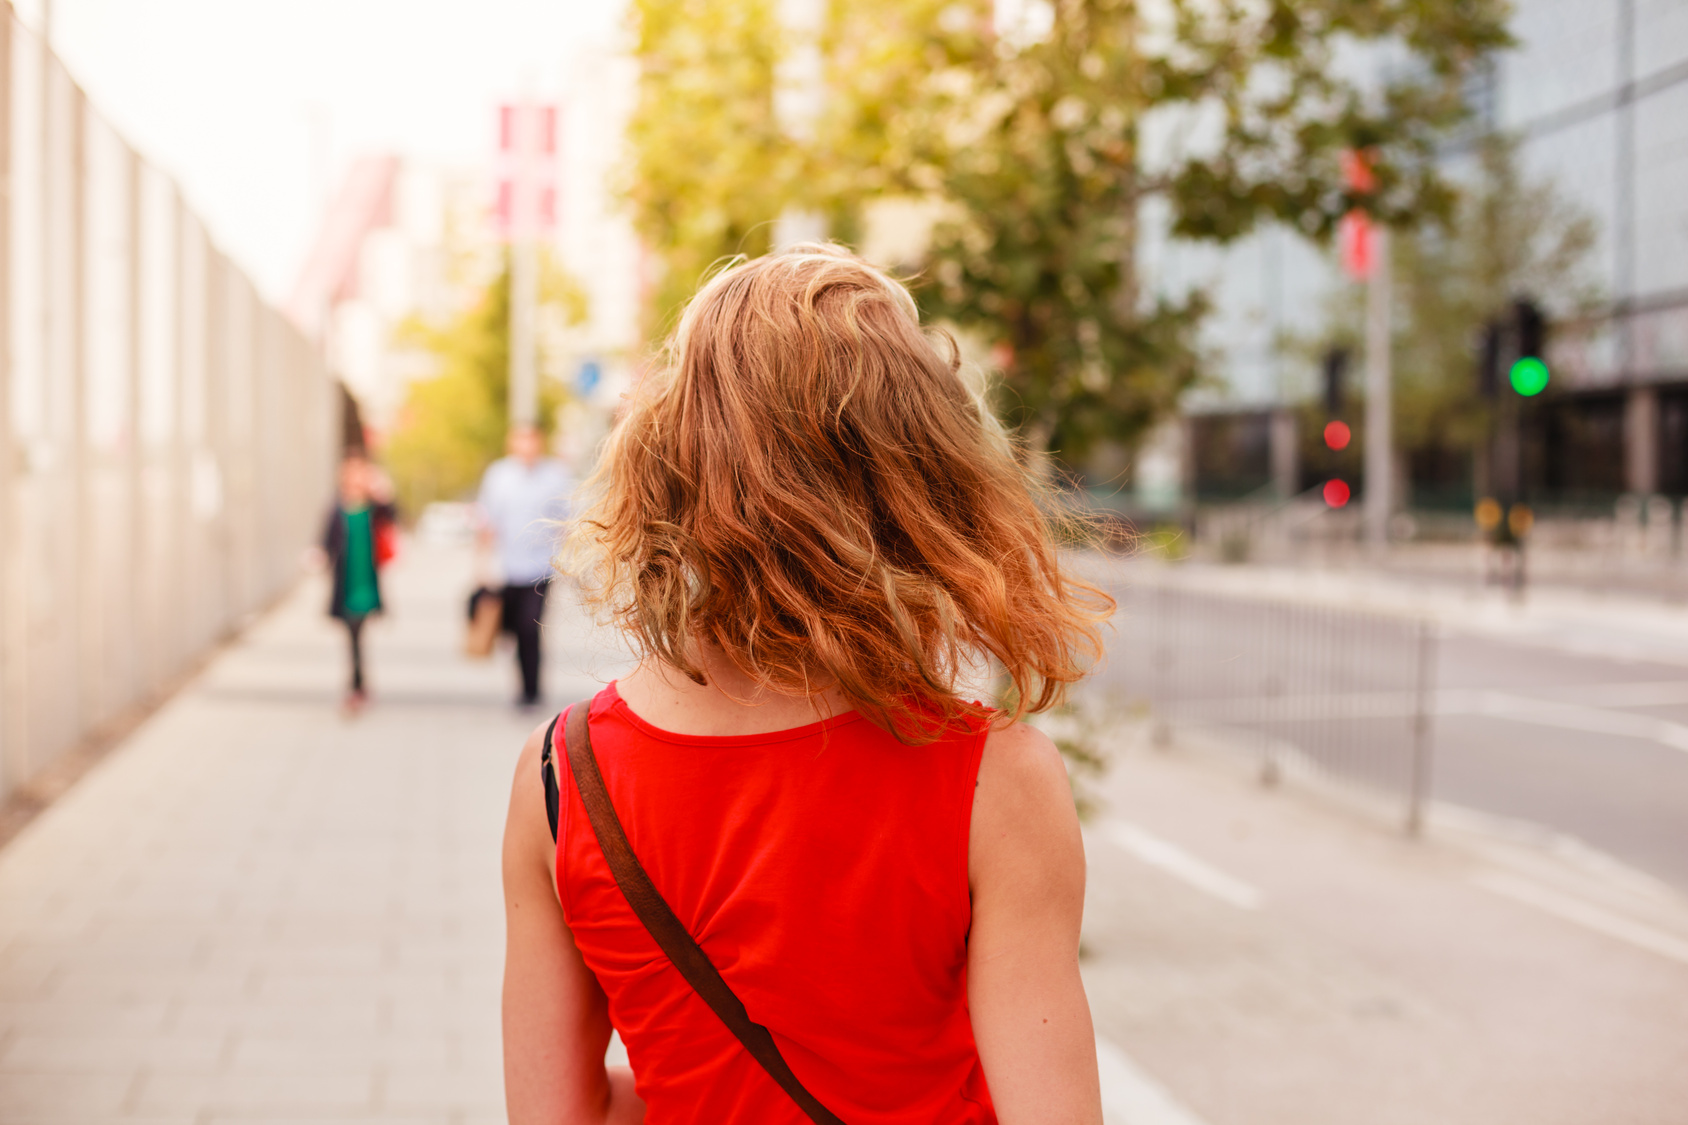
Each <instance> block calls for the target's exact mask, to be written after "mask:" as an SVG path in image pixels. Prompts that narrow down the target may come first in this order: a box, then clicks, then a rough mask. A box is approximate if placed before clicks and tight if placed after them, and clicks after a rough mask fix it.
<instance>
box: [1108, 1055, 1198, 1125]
mask: <svg viewBox="0 0 1688 1125" xmlns="http://www.w3.org/2000/svg"><path fill="white" fill-rule="evenodd" d="M1096 1070H1097V1074H1098V1076H1099V1077H1100V1078H1101V1079H1102V1121H1103V1125H1206V1122H1204V1121H1203V1120H1202V1119H1201V1118H1199V1117H1197V1116H1196V1115H1195V1114H1194V1113H1191V1112H1190V1111H1189V1110H1187V1109H1185V1108H1184V1107H1183V1106H1182V1105H1180V1104H1179V1103H1178V1100H1177V1099H1176V1098H1174V1097H1173V1096H1172V1095H1171V1094H1169V1093H1167V1091H1166V1087H1164V1086H1162V1085H1161V1084H1160V1083H1159V1082H1156V1081H1155V1080H1154V1079H1153V1078H1150V1077H1149V1076H1148V1075H1147V1074H1145V1073H1143V1070H1142V1068H1140V1067H1139V1066H1138V1065H1137V1064H1136V1063H1134V1062H1132V1061H1131V1057H1130V1056H1129V1055H1127V1054H1126V1053H1125V1052H1124V1051H1122V1050H1120V1049H1119V1048H1118V1047H1116V1046H1114V1045H1113V1044H1112V1043H1110V1042H1108V1041H1107V1040H1106V1039H1103V1038H1102V1037H1101V1036H1097V1037H1096Z"/></svg>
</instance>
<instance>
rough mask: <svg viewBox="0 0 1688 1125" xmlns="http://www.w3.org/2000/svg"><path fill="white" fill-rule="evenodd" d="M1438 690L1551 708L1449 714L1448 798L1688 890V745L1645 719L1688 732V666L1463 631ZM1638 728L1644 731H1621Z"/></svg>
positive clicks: (1444, 717) (1445, 659) (1440, 729)
mask: <svg viewBox="0 0 1688 1125" xmlns="http://www.w3.org/2000/svg"><path fill="white" fill-rule="evenodd" d="M1437 684H1438V687H1439V688H1440V689H1441V692H1442V693H1443V698H1444V699H1447V698H1449V697H1450V696H1452V695H1453V694H1454V693H1469V692H1473V691H1482V692H1496V693H1504V694H1505V695H1506V696H1510V697H1521V698H1522V699H1527V700H1539V701H1541V703H1542V704H1543V706H1542V707H1541V709H1540V710H1539V711H1537V712H1535V713H1534V714H1527V713H1520V714H1517V715H1516V716H1506V715H1494V714H1461V713H1458V711H1457V710H1454V709H1451V708H1448V707H1444V708H1443V709H1442V713H1441V714H1439V715H1437V717H1436V720H1435V730H1434V746H1435V765H1434V771H1433V777H1434V785H1433V791H1434V793H1435V795H1436V797H1437V798H1438V799H1440V800H1443V801H1447V802H1450V803H1452V804H1456V805H1463V806H1465V807H1467V808H1473V809H1478V810H1481V811H1483V812H1489V813H1495V814H1499V815H1502V816H1506V817H1512V818H1516V819H1519V820H1524V821H1529V822H1533V823H1535V824H1539V825H1544V826H1547V827H1549V828H1553V829H1556V830H1558V831H1561V832H1564V833H1567V834H1569V835H1571V836H1574V837H1576V838H1578V839H1580V840H1582V841H1584V842H1585V843H1587V844H1589V845H1591V846H1593V847H1595V848H1597V849H1599V850H1601V851H1604V852H1606V853H1608V854H1610V855H1612V856H1614V857H1616V858H1618V859H1621V860H1623V861H1624V862H1626V863H1628V864H1630V865H1632V866H1634V867H1637V868H1639V869H1641V870H1643V871H1646V872H1649V873H1650V874H1653V875H1655V876H1657V877H1659V878H1661V879H1664V880H1665V881H1667V882H1669V883H1671V884H1673V885H1675V886H1676V887H1678V888H1679V889H1683V890H1688V745H1676V746H1672V745H1668V744H1666V743H1665V742H1663V741H1661V740H1660V739H1659V738H1657V737H1647V736H1646V734H1645V731H1646V727H1647V726H1648V724H1647V723H1646V721H1645V720H1656V721H1662V722H1659V723H1656V724H1655V725H1657V726H1660V727H1661V728H1664V724H1680V725H1681V728H1682V732H1683V733H1685V734H1688V668H1684V667H1682V666H1680V665H1670V664H1660V663H1652V662H1647V661H1639V660H1636V661H1630V660H1616V659H1610V658H1603V657H1594V656H1585V655H1576V654H1571V653H1565V652H1560V651H1556V650H1554V649H1550V648H1542V647H1537V646H1535V645H1528V644H1517V643H1510V642H1506V641H1499V640H1494V639H1491V638H1487V637H1475V636H1467V635H1460V634H1458V633H1454V634H1451V635H1449V636H1446V637H1444V638H1443V640H1442V644H1441V652H1440V659H1439V669H1438V675H1437ZM1620 685H1627V688H1621V687H1620ZM1672 699H1674V702H1665V701H1666V700H1672ZM1649 704H1650V705H1649ZM1626 718H1627V719H1628V720H1629V721H1628V722H1626V721H1625V719H1626ZM1636 720H1641V721H1636ZM1601 725H1605V726H1607V728H1608V729H1606V730H1590V729H1586V728H1588V727H1598V726H1601ZM1629 726H1633V727H1634V728H1635V730H1636V732H1637V733H1635V734H1625V733H1619V732H1620V731H1622V730H1623V729H1624V728H1625V727H1629ZM1664 729H1665V731H1666V732H1667V733H1668V728H1664ZM1638 735H1639V736H1638Z"/></svg>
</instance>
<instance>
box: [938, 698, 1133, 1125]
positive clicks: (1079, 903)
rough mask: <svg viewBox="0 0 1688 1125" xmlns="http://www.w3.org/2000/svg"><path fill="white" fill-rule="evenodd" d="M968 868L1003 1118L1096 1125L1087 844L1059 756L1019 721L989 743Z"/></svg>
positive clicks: (977, 978)
mask: <svg viewBox="0 0 1688 1125" xmlns="http://www.w3.org/2000/svg"><path fill="white" fill-rule="evenodd" d="M968 867H969V879H970V882H971V884H972V892H973V926H972V929H971V931H970V932H969V935H968V951H967V993H968V1003H969V1006H970V1008H971V1010H972V1017H973V1035H974V1038H975V1040H976V1041H977V1043H978V1045H979V1058H980V1060H981V1062H982V1063H983V1064H984V1068H985V1079H986V1081H987V1082H988V1083H989V1084H990V1090H991V1100H992V1101H993V1102H994V1103H995V1104H996V1111H997V1116H998V1119H999V1120H1000V1121H1001V1122H1002V1125H1028V1123H1034V1122H1036V1123H1043V1122H1048V1123H1051V1125H1054V1123H1057V1122H1058V1123H1061V1125H1068V1123H1072V1125H1081V1123H1082V1125H1100V1122H1101V1120H1102V1105H1101V1094H1100V1091H1099V1089H1098V1084H1097V1077H1096V1039H1095V1033H1094V1031H1093V1030H1092V1028H1091V1023H1090V1005H1089V1003H1088V1001H1087V1000H1086V999H1085V995H1084V984H1083V982H1082V981H1081V980H1080V978H1079V971H1078V942H1079V925H1080V922H1081V921H1082V919H1083V915H1084V844H1083V841H1082V839H1081V838H1080V836H1079V827H1078V815H1077V813H1076V812H1075V810H1074V808H1073V799H1072V791H1071V789H1070V788H1069V786H1068V783H1067V773H1066V769H1065V767H1064V766H1063V765H1062V763H1061V756H1060V753H1059V752H1058V751H1057V750H1056V749H1055V746H1054V744H1053V743H1051V742H1050V741H1049V739H1048V738H1047V737H1045V736H1044V735H1043V734H1042V733H1040V732H1039V731H1037V730H1035V729H1033V728H1031V727H1029V726H1026V725H1025V724H1023V723H1017V724H1014V725H1012V726H1009V727H1005V728H1002V729H1000V730H995V731H992V732H991V733H990V734H989V736H987V738H986V740H985V750H984V756H983V758H982V760H981V761H980V763H979V783H978V787H977V789H976V790H975V793H974V798H973V822H972V829H971V832H970V836H969V841H968Z"/></svg>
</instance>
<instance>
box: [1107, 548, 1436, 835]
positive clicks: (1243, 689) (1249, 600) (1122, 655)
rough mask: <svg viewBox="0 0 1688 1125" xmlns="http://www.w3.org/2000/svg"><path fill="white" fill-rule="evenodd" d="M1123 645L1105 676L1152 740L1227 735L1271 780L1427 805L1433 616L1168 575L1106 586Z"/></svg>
mask: <svg viewBox="0 0 1688 1125" xmlns="http://www.w3.org/2000/svg"><path fill="white" fill-rule="evenodd" d="M1110 586H1111V589H1110V593H1112V594H1113V595H1114V596H1115V597H1116V598H1118V599H1119V602H1120V608H1121V616H1120V618H1119V622H1120V636H1119V638H1118V640H1117V641H1116V643H1115V644H1114V645H1113V646H1112V648H1111V651H1110V654H1109V659H1108V662H1107V665H1106V666H1105V667H1104V668H1103V669H1102V670H1101V671H1100V678H1101V680H1102V683H1103V684H1105V685H1106V686H1107V688H1108V690H1109V691H1110V693H1111V695H1112V697H1113V698H1114V699H1115V700H1116V701H1122V702H1125V703H1126V704H1128V705H1135V706H1138V707H1142V706H1145V705H1146V706H1147V708H1148V711H1149V715H1150V717H1151V720H1152V723H1153V725H1154V731H1155V738H1156V740H1157V741H1163V742H1164V741H1170V740H1171V738H1172V737H1173V736H1174V733H1175V730H1176V728H1180V727H1185V728H1194V729H1198V730H1207V731H1213V732H1219V733H1222V734H1224V735H1225V736H1226V737H1225V741H1227V742H1229V743H1230V744H1232V745H1235V746H1240V747H1243V748H1245V749H1247V750H1248V751H1249V752H1250V753H1252V754H1254V755H1256V756H1257V759H1258V763H1259V768H1260V772H1261V778H1262V780H1263V781H1266V782H1268V783H1270V782H1273V781H1275V780H1277V778H1278V777H1279V776H1281V775H1282V774H1283V773H1284V772H1286V771H1295V770H1300V771H1308V772H1312V773H1316V774H1319V775H1323V776H1325V777H1328V778H1330V779H1332V780H1335V781H1339V782H1344V783H1350V784H1357V785H1360V786H1363V787H1365V788H1366V789H1368V790H1370V791H1372V792H1373V793H1378V794H1382V795H1384V796H1385V797H1387V798H1388V799H1390V800H1391V801H1397V800H1398V801H1399V802H1400V805H1401V809H1402V817H1403V820H1404V822H1405V824H1406V826H1407V828H1408V829H1409V830H1412V831H1416V830H1417V829H1418V828H1419V827H1420V826H1421V825H1422V823H1423V817H1424V809H1425V805H1426V803H1427V801H1428V799H1429V785H1430V766H1431V752H1432V747H1431V711H1432V707H1433V704H1434V698H1433V690H1434V684H1433V677H1434V674H1435V659H1436V633H1435V630H1434V628H1433V626H1432V624H1431V622H1430V621H1429V620H1428V619H1422V618H1417V617H1412V616H1398V615H1391V614H1385V613H1379V612H1370V611H1364V610H1358V609H1352V608H1347V607H1337V606H1328V605H1317V604H1305V603H1298V602H1291V601H1280V600H1272V599H1267V598H1260V597H1252V596H1245V595H1238V594H1233V593H1226V592H1218V591H1214V590H1209V589H1200V588H1195V587H1192V586H1186V585H1183V584H1181V583H1180V582H1179V581H1178V580H1177V579H1176V578H1175V577H1174V575H1173V574H1170V573H1158V574H1156V573H1147V572H1145V573H1134V575H1133V577H1132V578H1131V579H1129V580H1126V581H1114V582H1112V583H1110Z"/></svg>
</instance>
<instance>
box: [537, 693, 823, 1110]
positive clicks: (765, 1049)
mask: <svg viewBox="0 0 1688 1125" xmlns="http://www.w3.org/2000/svg"><path fill="white" fill-rule="evenodd" d="M590 709H591V701H590V700H582V701H581V702H579V703H576V704H575V705H574V706H573V707H571V708H569V713H568V722H567V724H566V725H565V727H564V730H563V741H564V750H565V752H566V753H567V754H568V759H569V771H570V772H571V773H573V774H574V786H575V788H576V789H577V790H579V792H580V800H581V803H582V804H584V805H585V806H586V817H587V819H588V820H590V821H591V822H592V832H593V834H594V835H596V836H597V837H598V846H599V847H601V848H602V849H603V851H604V858H605V859H606V860H608V861H609V865H610V873H611V874H613V875H614V876H615V881H616V885H617V886H619V887H620V888H621V893H622V894H623V895H625V896H627V904H628V905H629V906H631V907H632V908H633V913H634V914H637V915H638V916H639V921H641V922H643V923H644V924H645V929H647V930H649V931H650V934H651V937H653V938H655V939H656V943H657V945H659V946H660V947H661V948H662V951H663V952H664V953H666V954H667V955H668V959H669V960H670V961H672V962H673V963H674V967H675V968H676V969H679V970H680V975H681V976H683V977H685V978H686V983H687V984H689V985H691V986H692V989H693V990H694V991H695V992H696V993H697V994H698V995H699V996H701V997H702V998H703V1002H704V1003H706V1004H708V1005H709V1007H710V1010H711V1011H713V1012H714V1013H715V1014H716V1015H717V1016H719V1017H721V1022H722V1023H724V1024H726V1025H727V1030H728V1031H730V1032H732V1033H733V1034H734V1035H735V1036H737V1037H738V1041H739V1042H740V1043H743V1044H744V1049H745V1050H747V1051H749V1052H750V1057H751V1058H753V1059H755V1060H756V1061H757V1062H759V1063H761V1064H762V1069H763V1070H765V1071H767V1072H768V1076H769V1077H770V1078H772V1079H773V1080H774V1081H775V1082H777V1083H779V1085H780V1089H782V1090H784V1091H785V1092H786V1093H787V1094H789V1095H791V1100H792V1101H794V1102H796V1103H797V1108H798V1109H801V1110H802V1111H803V1112H804V1113H805V1114H807V1115H808V1118H809V1120H811V1121H814V1122H817V1123H819V1125H844V1123H843V1122H842V1121H841V1120H839V1119H838V1118H837V1117H836V1116H834V1115H833V1113H832V1111H831V1110H829V1109H827V1108H826V1107H825V1106H824V1105H822V1104H821V1103H820V1102H819V1101H818V1100H817V1099H816V1098H815V1096H814V1095H813V1094H811V1093H809V1091H808V1090H807V1089H805V1088H804V1086H803V1083H801V1082H799V1081H798V1080H797V1076H796V1075H795V1074H793V1073H791V1067H789V1066H787V1065H786V1062H785V1058H784V1057H783V1056H782V1055H781V1054H780V1049H779V1046H778V1045H777V1044H775V1043H774V1037H773V1036H772V1035H770V1034H769V1033H768V1029H767V1028H766V1027H763V1026H762V1025H761V1024H759V1023H756V1022H755V1021H753V1020H752V1019H751V1018H750V1015H749V1013H747V1012H746V1011H745V1010H744V1004H743V1002H742V1001H740V1000H739V998H738V996H736V995H735V994H734V993H733V990H732V989H731V988H729V987H727V982H726V981H724V980H722V979H721V974H720V973H719V972H718V971H716V968H715V966H714V965H713V964H711V963H710V960H709V957H708V955H707V954H705V953H704V951H703V949H702V948H701V947H699V945H698V943H697V942H696V941H694V940H692V935H691V934H689V933H687V932H686V927H685V926H683V925H681V923H680V919H678V918H676V917H675V916H674V911H673V910H671V909H669V906H668V903H667V902H666V901H664V900H663V897H662V895H660V894H659V893H657V889H656V887H655V886H654V885H652V883H651V877H650V876H649V875H647V874H645V868H644V865H642V864H641V863H640V862H639V857H638V856H636V855H634V854H633V848H632V846H631V845H629V844H628V842H627V833H626V832H624V831H623V830H622V827H621V819H620V818H619V817H617V816H616V815H615V805H613V804H612V803H611V802H610V795H609V793H608V791H606V790H605V789H604V777H603V775H602V774H601V773H599V772H598V759H597V757H596V756H594V755H593V753H592V734H591V731H590V730H589V729H588V726H587V721H586V716H587V712H588V711H589V710H590ZM555 727H556V724H555V723H553V724H552V728H553V729H555ZM550 734H551V732H550V731H547V732H546V740H545V741H546V749H547V750H549V749H550V741H551V739H550Z"/></svg>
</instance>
